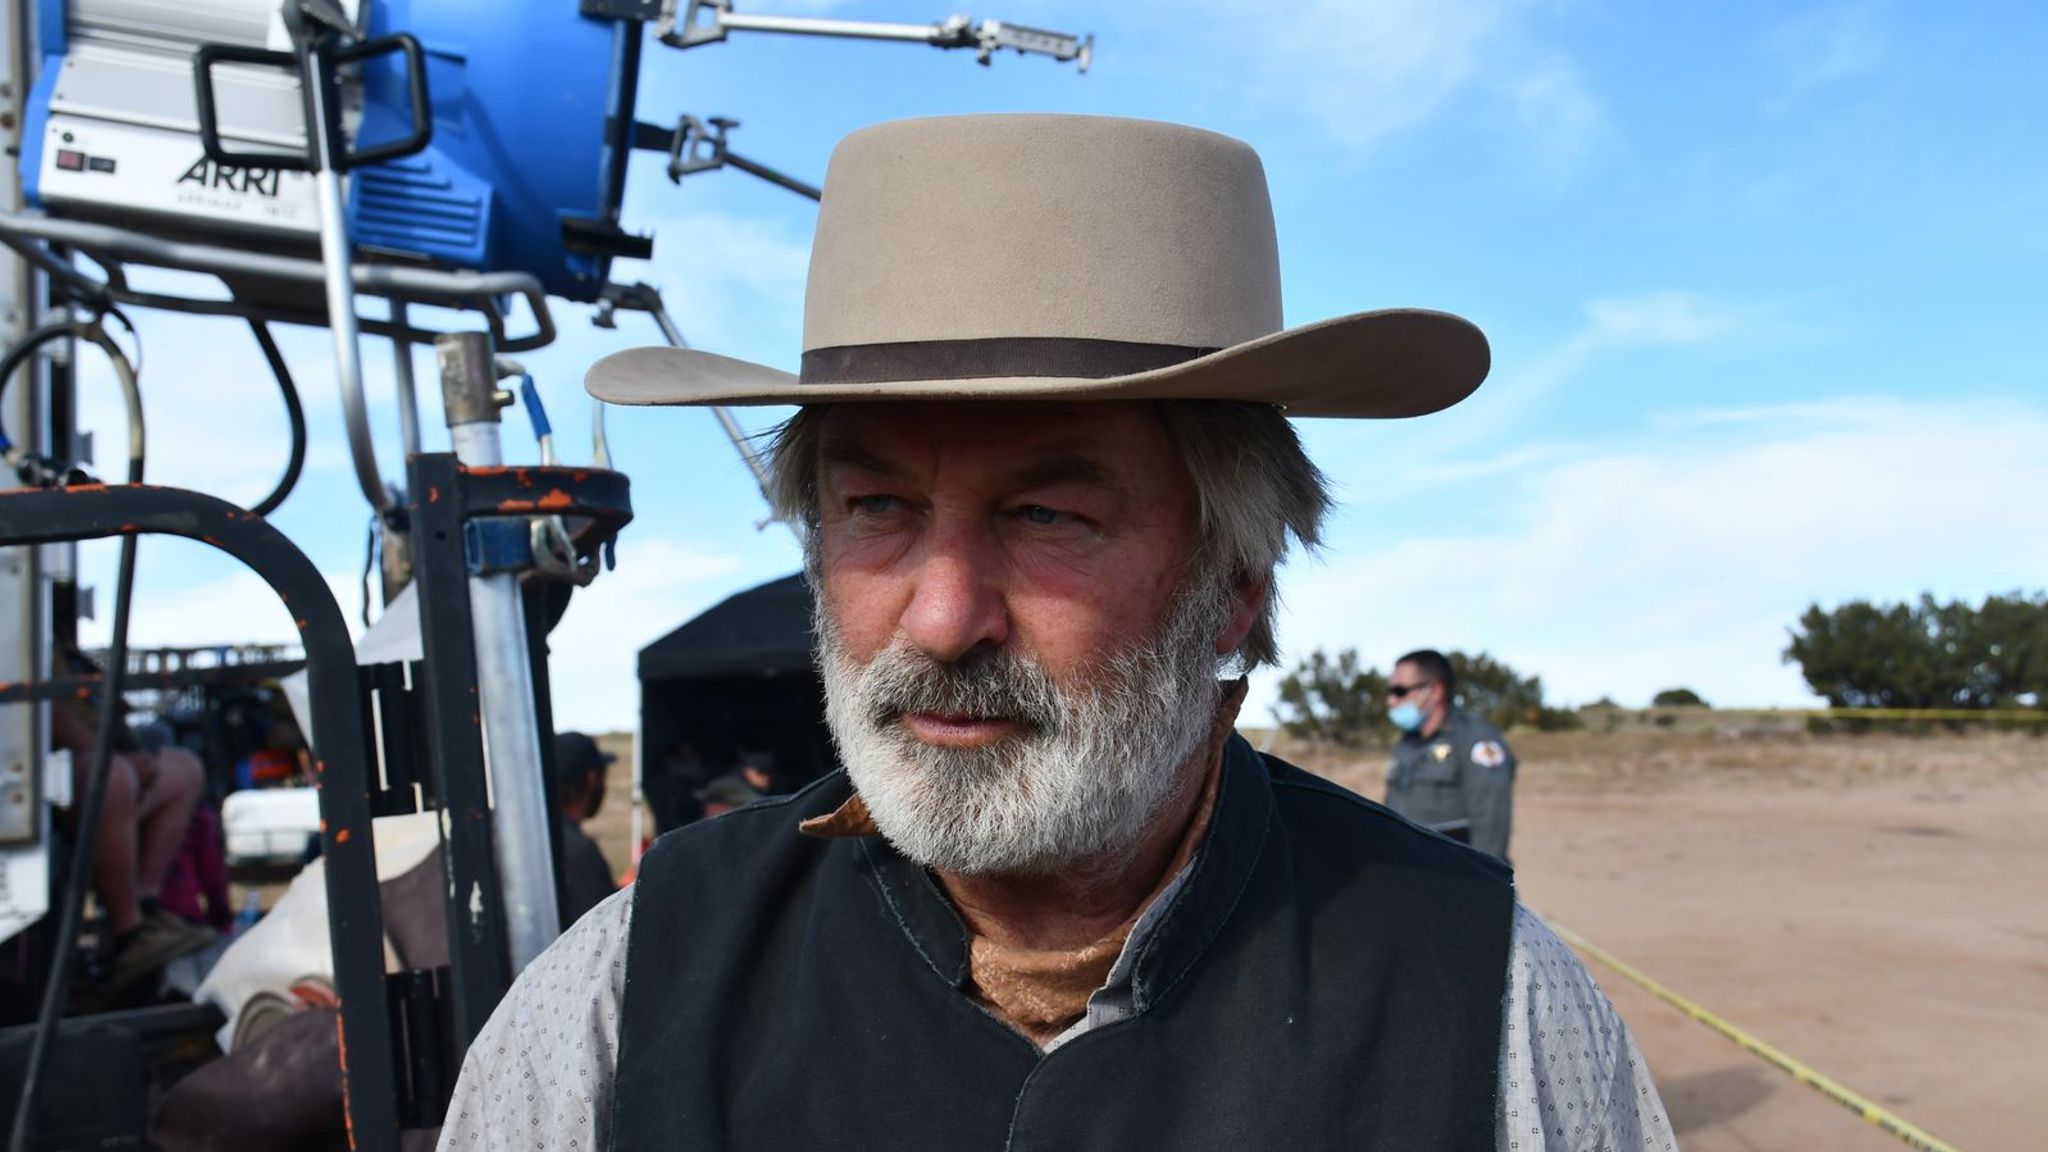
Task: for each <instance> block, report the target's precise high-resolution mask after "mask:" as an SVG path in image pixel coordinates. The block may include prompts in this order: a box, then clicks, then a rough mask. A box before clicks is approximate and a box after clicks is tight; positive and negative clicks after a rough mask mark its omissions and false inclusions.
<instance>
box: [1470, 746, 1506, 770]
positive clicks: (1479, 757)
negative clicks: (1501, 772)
mask: <svg viewBox="0 0 2048 1152" xmlns="http://www.w3.org/2000/svg"><path fill="white" fill-rule="evenodd" d="M1472 762H1473V763H1474V764H1477V765H1479V766H1480V767H1481V768H1498V767H1500V766H1501V765H1503V764H1505V763H1507V762H1508V750H1507V749H1506V748H1504V747H1502V746H1501V742H1500V741H1498V740H1481V741H1480V742H1479V743H1477V744H1474V745H1473V746H1472Z"/></svg>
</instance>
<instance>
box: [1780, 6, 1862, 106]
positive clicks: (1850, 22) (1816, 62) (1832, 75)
mask: <svg viewBox="0 0 2048 1152" xmlns="http://www.w3.org/2000/svg"><path fill="white" fill-rule="evenodd" d="M1765 50H1766V52H1767V53H1768V54H1769V55H1770V56H1771V57H1772V59H1773V60H1775V61H1776V63H1777V65H1778V68H1779V70H1780V72H1781V74H1782V77H1783V84H1784V87H1785V90H1786V94H1787V95H1789V96H1801V95H1805V94H1806V93H1809V92H1813V91H1816V90H1818V89H1821V88H1827V87H1832V86H1833V85H1836V84H1840V83H1842V82H1843V81H1846V80H1853V79H1855V78H1857V77H1859V76H1864V75H1867V74H1869V73H1871V72H1875V71H1877V70H1878V69H1879V68H1881V67H1882V66H1883V65H1884V63H1885V61H1886V59H1887V57H1888V56H1889V55H1890V46H1889V44H1888V43H1887V42H1886V38H1885V34H1884V29H1883V28H1882V27H1880V26H1879V25H1878V22H1877V18H1876V16H1875V15H1874V14H1873V13H1872V12H1871V10H1870V9H1869V8H1868V7H1866V6H1864V5H1861V4H1852V5H1849V6H1846V7H1841V8H1835V9H1831V10H1827V11H1821V12H1810V13H1807V14H1805V15H1802V16H1799V17H1797V18H1795V19H1792V20H1789V21H1787V22H1786V23H1784V24H1782V25H1779V26H1778V27H1777V28H1776V29H1775V30H1774V31H1773V32H1772V33H1771V35H1770V37H1769V39H1768V40H1767V41H1766V43H1765Z"/></svg>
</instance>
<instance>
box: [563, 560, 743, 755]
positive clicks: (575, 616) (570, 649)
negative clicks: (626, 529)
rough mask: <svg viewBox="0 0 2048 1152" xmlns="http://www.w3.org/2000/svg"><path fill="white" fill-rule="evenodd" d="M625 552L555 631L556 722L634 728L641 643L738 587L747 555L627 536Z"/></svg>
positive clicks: (587, 727)
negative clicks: (610, 570) (737, 578)
mask: <svg viewBox="0 0 2048 1152" xmlns="http://www.w3.org/2000/svg"><path fill="white" fill-rule="evenodd" d="M619 551H620V556H619V566H618V568H617V570H615V571H612V572H607V573H604V574H603V575H601V576H599V577H598V579H597V581H596V582H595V583H593V584H591V585H590V586H589V587H588V588H584V589H581V590H579V591H578V592H577V593H576V595H575V597H574V598H573V599H572V600H571V601H570V602H569V611H568V614H567V615H565V616H564V617H563V618H562V622H561V623H560V624H558V625H556V626H555V631H554V633H553V635H551V636H550V637H549V657H548V678H549V684H550V687H551V691H552V694H553V702H554V712H555V726H556V727H557V728H561V729H570V728H578V729H583V730H586V731H593V732H606V731H616V730H621V729H630V728H632V727H633V726H634V725H635V724H636V723H637V722H638V720H639V715H640V687H639V680H638V674H637V668H638V664H637V658H638V655H639V652H640V649H641V648H643V647H645V646H646V645H647V644H648V643H650V642H652V641H654V640H656V639H658V638H659V637H661V636H662V635H664V634H666V633H667V632H669V631H670V630H671V629H673V628H675V627H676V626H677V625H679V624H681V623H682V622H683V621H685V620H688V619H690V618H691V617H693V616H695V615H697V614H698V613H699V612H702V611H703V610H704V609H706V608H709V607H711V606H712V605H713V604H715V603H717V602H718V601H720V600H723V599H724V598H725V597H727V596H730V595H732V594H733V593H734V592H736V591H738V590H739V589H738V588H737V587H736V586H735V585H736V583H738V582H737V581H736V580H735V579H734V577H735V576H736V575H737V574H738V573H739V572H740V570H741V568H742V564H741V561H740V560H739V559H738V558H737V557H736V556H734V555H732V554H730V553H726V552H721V551H717V550H715V549H714V548H713V547H712V546H710V545H709V544H708V543H703V542H698V541H691V540H677V539H668V538H662V537H642V536H630V535H629V536H628V537H626V538H625V539H623V540H621V542H620V544H619Z"/></svg>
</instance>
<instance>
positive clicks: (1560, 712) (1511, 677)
mask: <svg viewBox="0 0 2048 1152" xmlns="http://www.w3.org/2000/svg"><path fill="white" fill-rule="evenodd" d="M1444 655H1445V658H1446V659H1448V660H1450V662H1451V671H1452V672H1453V673H1455V674H1456V675H1457V677H1458V703H1459V705H1460V706H1462V707H1463V708H1464V709H1465V711H1467V712H1473V713H1477V714H1478V715H1480V716H1484V717H1485V718H1486V719H1487V720H1488V721H1490V722H1491V723H1492V724H1493V726H1494V727H1496V728H1499V729H1502V730H1503V731H1505V730H1506V729H1509V728H1512V727H1514V726H1515V725H1517V724H1533V725H1535V726H1536V727H1537V728H1539V729H1542V730H1543V731H1545V732H1556V731H1559V730H1562V729H1566V728H1577V727H1579V726H1580V724H1581V721H1580V719H1579V714H1578V713H1577V712H1575V711H1572V710H1570V709H1566V708H1551V707H1548V706H1547V705H1545V704H1544V703H1543V678H1542V677H1541V676H1529V677H1523V676H1522V675H1521V674H1520V673H1518V672H1516V671H1515V670H1514V669H1513V668H1510V667H1508V666H1507V665H1506V664H1504V663H1502V662H1501V661H1499V660H1496V659H1494V658H1493V657H1491V656H1489V655H1487V654H1486V653H1484V652H1480V653H1476V654H1474V655H1470V656H1468V655H1466V654H1465V653H1463V652H1447V653H1445V654H1444Z"/></svg>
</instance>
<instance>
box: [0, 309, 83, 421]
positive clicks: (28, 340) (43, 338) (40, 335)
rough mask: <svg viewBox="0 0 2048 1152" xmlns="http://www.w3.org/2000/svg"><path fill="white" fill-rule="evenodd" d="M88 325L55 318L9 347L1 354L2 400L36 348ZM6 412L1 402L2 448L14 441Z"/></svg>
mask: <svg viewBox="0 0 2048 1152" xmlns="http://www.w3.org/2000/svg"><path fill="white" fill-rule="evenodd" d="M86 327H88V325H87V324H86V323H85V322H84V321H80V320H72V319H68V318H67V319H63V320H53V321H51V322H50V323H48V324H45V325H43V326H42V327H40V328H38V329H36V330H35V331H33V332H31V333H29V334H28V336H27V337H25V338H24V339H23V340H22V341H21V343H19V344H16V345H15V346H14V347H12V348H9V349H8V350H7V354H6V355H5V356H0V401H4V400H5V399H6V397H7V383H8V381H10V380H13V379H14V374H15V373H16V372H19V371H21V366H22V365H23V364H24V363H26V362H27V361H28V358H29V357H30V356H32V355H34V354H35V351H36V349H38V348H41V347H42V346H43V345H45V344H48V343H50V342H51V341H53V340H60V339H63V338H64V337H67V336H71V337H75V336H78V335H80V334H81V332H82V331H83V330H84V329H85V328H86ZM6 412H7V405H6V404H5V403H0V448H5V447H7V446H9V445H11V444H12V443H13V441H12V440H11V439H10V438H9V437H8V435H7V425H6V423H5V417H6Z"/></svg>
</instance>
